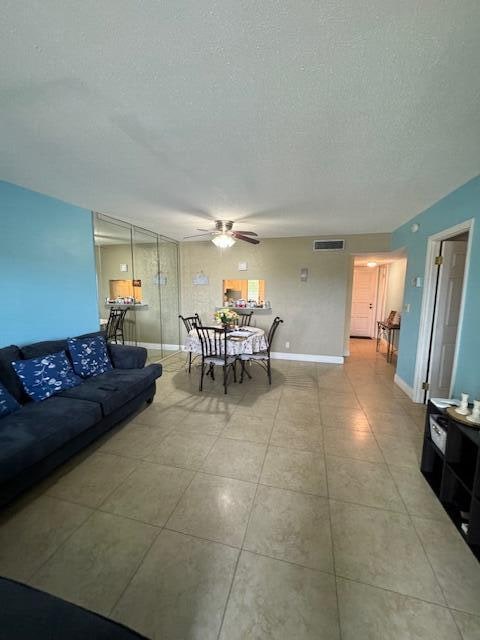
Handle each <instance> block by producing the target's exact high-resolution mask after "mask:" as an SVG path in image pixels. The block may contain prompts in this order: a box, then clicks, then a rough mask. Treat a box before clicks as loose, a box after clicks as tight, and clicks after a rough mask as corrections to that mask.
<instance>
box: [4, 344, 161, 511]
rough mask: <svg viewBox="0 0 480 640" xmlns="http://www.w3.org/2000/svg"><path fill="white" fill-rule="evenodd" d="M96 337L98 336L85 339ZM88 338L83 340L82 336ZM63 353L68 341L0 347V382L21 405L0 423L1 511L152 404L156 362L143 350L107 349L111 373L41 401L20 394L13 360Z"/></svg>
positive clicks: (19, 385) (158, 374) (159, 368)
mask: <svg viewBox="0 0 480 640" xmlns="http://www.w3.org/2000/svg"><path fill="white" fill-rule="evenodd" d="M94 335H100V334H98V333H93V334H88V336H94ZM80 337H86V336H80ZM62 350H65V351H66V352H67V355H68V347H67V341H66V339H64V340H50V341H46V342H37V343H35V344H31V345H28V346H25V347H21V348H20V347H17V346H15V345H11V346H9V347H4V348H3V349H0V381H1V382H2V384H3V385H4V386H5V387H6V389H7V390H8V391H9V392H10V393H11V394H12V395H13V396H14V397H15V398H16V399H17V400H18V402H20V403H21V404H22V407H21V409H19V410H18V411H15V412H14V413H11V414H10V415H7V416H5V417H4V418H1V419H0V507H2V506H4V505H6V504H7V503H9V502H10V501H11V500H13V499H14V498H15V497H16V496H18V495H19V494H20V493H22V492H23V491H25V490H26V489H27V488H29V487H31V486H32V485H34V484H35V483H37V482H38V481H39V480H41V479H42V478H44V477H45V476H47V475H48V474H49V473H50V472H51V471H52V470H53V469H55V468H56V467H58V466H59V465H60V464H62V463H63V462H65V461H66V460H67V459H68V458H70V457H71V456H73V455H74V454H75V453H77V452H78V451H80V450H81V449H83V448H84V447H86V446H87V445H88V444H90V443H91V442H93V441H94V440H95V439H96V438H98V437H99V436H100V435H101V434H103V433H105V431H108V430H109V429H111V428H112V427H113V426H115V425H116V424H118V423H119V422H120V421H122V420H124V419H125V418H127V417H128V416H129V415H131V414H132V413H134V412H135V411H138V409H140V408H141V407H142V405H144V404H145V403H150V402H152V400H153V397H154V395H155V390H156V385H155V381H156V379H157V378H159V377H160V376H161V375H162V367H161V365H159V364H151V365H149V366H147V367H145V362H146V359H147V350H146V349H144V348H143V347H131V346H124V345H115V344H114V345H110V344H109V345H108V350H109V355H110V359H111V361H112V365H113V369H112V370H111V371H108V372H107V373H103V374H101V375H99V376H94V377H91V378H86V379H85V381H84V382H82V384H80V385H79V386H77V387H73V388H72V389H67V390H65V391H62V392H60V393H58V394H56V395H55V396H53V397H51V398H48V399H47V400H44V401H43V402H33V401H31V400H30V399H29V398H28V396H26V394H25V392H24V391H23V387H22V385H21V383H20V381H19V379H18V378H17V376H16V374H15V372H14V370H13V368H12V366H11V362H12V361H13V360H20V359H29V358H38V357H41V356H43V355H47V354H50V353H56V352H58V351H62Z"/></svg>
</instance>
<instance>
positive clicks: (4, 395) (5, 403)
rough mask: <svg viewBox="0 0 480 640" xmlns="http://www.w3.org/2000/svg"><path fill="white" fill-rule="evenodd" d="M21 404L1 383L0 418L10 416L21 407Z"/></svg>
mask: <svg viewBox="0 0 480 640" xmlns="http://www.w3.org/2000/svg"><path fill="white" fill-rule="evenodd" d="M21 406H22V405H20V404H19V403H18V402H17V401H16V400H15V398H14V397H13V396H11V395H10V394H9V393H8V391H7V390H6V389H5V387H4V386H3V384H1V383H0V418H3V417H4V416H8V414H9V413H13V411H16V410H17V409H20V407H21Z"/></svg>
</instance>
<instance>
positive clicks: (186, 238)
mask: <svg viewBox="0 0 480 640" xmlns="http://www.w3.org/2000/svg"><path fill="white" fill-rule="evenodd" d="M211 235H212V232H211V231H209V232H208V233H197V235H195V236H183V239H184V240H188V239H189V238H203V237H204V236H211Z"/></svg>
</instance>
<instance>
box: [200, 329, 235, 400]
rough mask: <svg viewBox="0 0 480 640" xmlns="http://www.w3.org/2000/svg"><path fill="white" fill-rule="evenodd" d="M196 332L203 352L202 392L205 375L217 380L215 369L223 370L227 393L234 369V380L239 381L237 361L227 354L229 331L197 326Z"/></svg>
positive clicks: (224, 387)
mask: <svg viewBox="0 0 480 640" xmlns="http://www.w3.org/2000/svg"><path fill="white" fill-rule="evenodd" d="M195 330H196V332H197V335H198V339H199V341H200V347H201V350H202V363H201V365H200V367H201V370H200V391H203V378H204V376H205V373H207V375H210V376H211V378H212V380H215V373H214V369H215V367H222V369H223V389H224V393H227V386H228V377H229V374H230V370H231V369H233V380H234V382H236V381H237V369H236V363H237V359H236V357H235V356H229V355H228V353H227V329H226V328H221V329H220V328H219V327H203V326H200V325H198V324H197V325H195Z"/></svg>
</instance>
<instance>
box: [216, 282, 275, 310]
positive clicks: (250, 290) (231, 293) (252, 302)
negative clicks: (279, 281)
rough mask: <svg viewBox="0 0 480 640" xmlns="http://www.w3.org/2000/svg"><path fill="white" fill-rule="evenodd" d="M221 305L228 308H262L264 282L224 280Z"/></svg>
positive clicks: (263, 303)
mask: <svg viewBox="0 0 480 640" xmlns="http://www.w3.org/2000/svg"><path fill="white" fill-rule="evenodd" d="M223 304H224V305H226V306H229V307H240V308H241V307H251V308H254V307H257V308H258V307H264V306H265V280H224V281H223Z"/></svg>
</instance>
